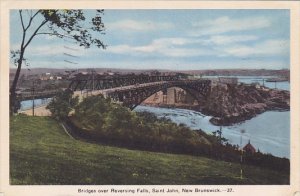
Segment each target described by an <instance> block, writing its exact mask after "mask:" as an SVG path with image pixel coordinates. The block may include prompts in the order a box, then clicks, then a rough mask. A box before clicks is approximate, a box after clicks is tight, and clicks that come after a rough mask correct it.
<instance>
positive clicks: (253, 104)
mask: <svg viewBox="0 0 300 196" xmlns="http://www.w3.org/2000/svg"><path fill="white" fill-rule="evenodd" d="M143 105H149V106H155V107H167V108H175V107H176V108H183V109H191V110H195V111H199V112H201V113H203V114H205V115H209V116H213V117H212V118H211V119H210V122H211V123H212V124H214V125H218V126H221V125H223V126H229V125H232V124H236V123H240V122H243V121H245V120H249V119H251V118H253V117H255V116H256V115H258V114H261V113H263V112H266V111H289V110H290V92H289V91H286V90H278V89H270V88H266V87H263V86H259V85H248V84H238V85H231V84H224V85H218V86H214V87H212V91H211V93H210V95H209V96H208V97H207V98H206V100H205V101H204V102H203V103H201V104H200V105H193V104H171V105H170V104H162V103H159V104H158V103H147V104H143Z"/></svg>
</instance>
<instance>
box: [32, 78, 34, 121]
mask: <svg viewBox="0 0 300 196" xmlns="http://www.w3.org/2000/svg"><path fill="white" fill-rule="evenodd" d="M31 92H32V116H34V81H32V91H31Z"/></svg>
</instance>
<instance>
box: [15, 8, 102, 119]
mask: <svg viewBox="0 0 300 196" xmlns="http://www.w3.org/2000/svg"><path fill="white" fill-rule="evenodd" d="M95 12H96V13H95V15H94V16H93V17H86V16H85V13H84V12H83V11H82V10H19V18H20V21H21V25H22V39H21V44H20V49H19V50H16V51H11V54H12V58H13V60H14V63H15V65H16V66H17V71H16V74H15V77H14V80H13V83H12V85H11V87H10V113H11V114H12V113H13V111H14V107H15V105H16V87H17V84H18V79H19V76H20V72H21V68H22V65H23V64H27V62H26V58H25V51H26V49H27V48H28V46H29V44H30V43H31V42H32V40H33V39H34V38H35V37H36V36H40V35H48V36H56V37H58V38H66V39H71V40H74V41H75V42H76V43H77V44H79V46H83V47H85V48H90V47H91V46H92V45H94V46H96V47H98V48H102V49H105V48H106V45H104V43H103V42H102V41H101V40H100V39H99V38H98V37H99V36H98V35H99V34H104V24H103V22H102V17H101V16H102V14H103V12H104V10H95ZM87 18H90V19H87ZM88 20H89V21H88Z"/></svg>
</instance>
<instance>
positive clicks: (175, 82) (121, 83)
mask: <svg viewBox="0 0 300 196" xmlns="http://www.w3.org/2000/svg"><path fill="white" fill-rule="evenodd" d="M211 82H212V81H211V80H209V79H199V80H187V79H181V78H180V77H179V76H178V75H174V76H170V75H168V76H163V75H162V76H161V75H155V76H150V75H143V74H141V75H120V76H105V77H104V76H101V75H96V76H95V75H93V74H89V75H78V76H77V77H75V78H73V79H72V81H71V82H70V85H69V89H71V90H73V91H83V90H86V91H99V92H100V93H101V94H104V95H105V96H106V97H110V98H112V99H113V100H114V101H117V102H121V103H122V104H123V105H124V106H126V107H128V108H130V109H134V108H135V107H136V106H138V105H139V104H141V103H142V102H143V101H144V100H145V99H147V98H148V97H150V96H151V95H153V94H154V93H156V92H158V91H161V90H165V89H167V88H170V87H179V88H182V89H183V90H185V91H186V92H188V93H189V94H191V95H192V96H193V97H194V98H195V99H196V100H198V101H200V100H202V101H203V100H206V98H207V97H208V95H209V93H210V90H211Z"/></svg>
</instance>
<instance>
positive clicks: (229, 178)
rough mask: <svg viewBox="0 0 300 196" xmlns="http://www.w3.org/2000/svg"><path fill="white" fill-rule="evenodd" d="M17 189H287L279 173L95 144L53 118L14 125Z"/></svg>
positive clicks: (12, 172)
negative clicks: (241, 174)
mask: <svg viewBox="0 0 300 196" xmlns="http://www.w3.org/2000/svg"><path fill="white" fill-rule="evenodd" d="M10 126H11V128H10V182H11V184H14V185H15V184H73V185H76V184H287V183H288V182H289V177H288V176H287V175H283V174H281V173H280V172H277V171H271V170H267V169H261V168H259V167H253V166H245V168H244V173H245V178H244V179H242V180H241V179H239V172H240V170H239V168H240V165H239V164H234V163H228V162H223V161H216V160H212V159H208V158H202V157H194V156H187V155H175V154H164V153H154V152H146V151H137V150H127V149H123V148H117V147H109V146H105V145H101V144H91V143H86V142H83V141H78V140H74V139H72V138H70V137H69V136H68V135H67V134H66V133H65V132H64V130H63V128H62V127H61V126H60V125H59V124H58V123H57V122H56V121H54V120H52V119H50V118H48V117H28V116H23V115H19V116H15V117H12V119H11V121H10Z"/></svg>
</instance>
